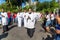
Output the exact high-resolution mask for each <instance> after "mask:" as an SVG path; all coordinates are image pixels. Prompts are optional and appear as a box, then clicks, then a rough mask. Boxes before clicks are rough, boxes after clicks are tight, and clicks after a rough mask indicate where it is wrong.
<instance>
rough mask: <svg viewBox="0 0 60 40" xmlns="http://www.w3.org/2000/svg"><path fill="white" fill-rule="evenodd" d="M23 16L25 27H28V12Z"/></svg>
mask: <svg viewBox="0 0 60 40" xmlns="http://www.w3.org/2000/svg"><path fill="white" fill-rule="evenodd" d="M23 18H24V27H27V18H28V13H25V12H24V14H23Z"/></svg>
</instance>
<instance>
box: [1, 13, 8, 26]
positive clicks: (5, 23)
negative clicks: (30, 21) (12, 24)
mask: <svg viewBox="0 0 60 40" xmlns="http://www.w3.org/2000/svg"><path fill="white" fill-rule="evenodd" d="M1 15H3V16H4V17H3V16H2V25H7V24H8V21H7V18H8V16H7V13H6V12H4V13H3V12H1Z"/></svg>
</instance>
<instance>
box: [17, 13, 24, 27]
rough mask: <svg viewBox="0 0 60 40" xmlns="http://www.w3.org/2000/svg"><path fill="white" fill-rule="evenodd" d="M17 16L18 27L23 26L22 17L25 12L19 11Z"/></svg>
mask: <svg viewBox="0 0 60 40" xmlns="http://www.w3.org/2000/svg"><path fill="white" fill-rule="evenodd" d="M17 18H18V27H21V26H22V18H23V13H22V12H20V13H17Z"/></svg>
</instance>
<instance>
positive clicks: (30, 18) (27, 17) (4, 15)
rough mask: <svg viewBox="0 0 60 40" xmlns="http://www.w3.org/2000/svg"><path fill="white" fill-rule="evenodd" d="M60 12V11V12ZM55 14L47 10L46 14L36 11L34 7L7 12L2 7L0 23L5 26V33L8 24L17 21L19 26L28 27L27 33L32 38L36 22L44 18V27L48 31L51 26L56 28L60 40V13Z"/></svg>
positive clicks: (57, 39)
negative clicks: (22, 10)
mask: <svg viewBox="0 0 60 40" xmlns="http://www.w3.org/2000/svg"><path fill="white" fill-rule="evenodd" d="M59 13H60V12H59ZM59 13H58V15H57V14H54V13H53V12H48V11H46V13H45V15H43V14H42V13H39V12H34V11H33V10H32V9H29V10H28V11H26V9H25V10H24V12H21V10H19V12H14V13H11V12H10V11H8V12H5V11H4V9H2V12H0V24H2V26H3V33H5V32H7V31H8V30H9V28H8V26H9V25H11V24H12V23H17V25H18V27H22V25H23V26H24V27H25V28H26V29H27V34H28V36H29V37H30V38H32V37H33V34H34V32H35V24H36V23H37V20H38V19H40V18H44V20H43V21H44V24H43V26H44V28H45V31H46V32H50V27H54V28H55V32H56V34H57V36H56V40H60V14H59Z"/></svg>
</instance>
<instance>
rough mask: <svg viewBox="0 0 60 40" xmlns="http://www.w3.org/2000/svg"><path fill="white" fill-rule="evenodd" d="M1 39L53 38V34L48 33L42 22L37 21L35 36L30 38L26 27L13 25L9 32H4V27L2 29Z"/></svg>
mask: <svg viewBox="0 0 60 40" xmlns="http://www.w3.org/2000/svg"><path fill="white" fill-rule="evenodd" d="M0 39H1V40H52V35H51V34H48V33H46V32H45V31H44V29H43V28H42V27H41V22H37V24H36V29H35V33H34V36H33V37H32V38H30V37H29V36H28V35H27V31H26V29H25V28H24V27H21V28H19V27H17V26H12V28H11V29H10V30H9V31H8V34H6V35H4V34H2V29H0Z"/></svg>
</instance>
